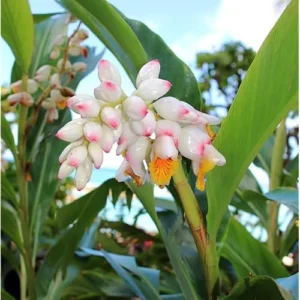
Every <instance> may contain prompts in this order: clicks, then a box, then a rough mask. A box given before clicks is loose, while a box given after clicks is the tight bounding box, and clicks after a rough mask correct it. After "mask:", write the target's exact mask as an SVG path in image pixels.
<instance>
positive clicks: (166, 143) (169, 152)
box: [153, 136, 178, 159]
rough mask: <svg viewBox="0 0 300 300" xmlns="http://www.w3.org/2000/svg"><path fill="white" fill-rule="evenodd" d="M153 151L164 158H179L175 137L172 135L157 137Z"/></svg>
mask: <svg viewBox="0 0 300 300" xmlns="http://www.w3.org/2000/svg"><path fill="white" fill-rule="evenodd" d="M153 151H154V153H155V155H157V156H158V157H160V158H163V159H167V158H172V159H177V156H178V150H177V149H176V147H175V144H174V140H173V138H172V137H170V136H160V137H157V138H156V139H155V142H154V144H153Z"/></svg>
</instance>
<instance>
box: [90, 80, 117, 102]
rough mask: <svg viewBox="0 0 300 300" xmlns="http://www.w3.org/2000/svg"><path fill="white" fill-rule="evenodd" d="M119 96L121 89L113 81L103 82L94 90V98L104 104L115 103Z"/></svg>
mask: <svg viewBox="0 0 300 300" xmlns="http://www.w3.org/2000/svg"><path fill="white" fill-rule="evenodd" d="M121 94H122V91H121V88H120V87H119V86H118V85H117V84H116V83H115V82H113V81H103V82H102V83H101V84H100V85H99V86H98V87H96V88H95V89H94V96H95V98H97V99H99V100H102V101H105V102H117V101H118V100H119V99H120V97H121Z"/></svg>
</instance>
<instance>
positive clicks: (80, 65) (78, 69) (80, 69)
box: [72, 61, 87, 72]
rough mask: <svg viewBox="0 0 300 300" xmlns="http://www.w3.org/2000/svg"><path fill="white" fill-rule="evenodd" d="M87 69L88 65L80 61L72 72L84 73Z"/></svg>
mask: <svg viewBox="0 0 300 300" xmlns="http://www.w3.org/2000/svg"><path fill="white" fill-rule="evenodd" d="M86 68H87V64H86V63H84V62H82V61H78V62H76V63H74V64H73V65H72V70H73V71H74V72H83V71H85V69H86Z"/></svg>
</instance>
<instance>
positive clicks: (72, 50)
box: [68, 44, 81, 56]
mask: <svg viewBox="0 0 300 300" xmlns="http://www.w3.org/2000/svg"><path fill="white" fill-rule="evenodd" d="M68 53H69V55H70V56H79V55H80V54H81V47H80V46H79V45H78V44H74V45H71V46H70V47H69V49H68Z"/></svg>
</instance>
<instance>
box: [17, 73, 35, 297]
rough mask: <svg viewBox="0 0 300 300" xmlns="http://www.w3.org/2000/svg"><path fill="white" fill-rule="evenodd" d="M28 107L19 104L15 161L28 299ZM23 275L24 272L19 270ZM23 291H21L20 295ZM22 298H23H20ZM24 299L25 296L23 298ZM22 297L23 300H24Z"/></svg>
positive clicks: (31, 284)
mask: <svg viewBox="0 0 300 300" xmlns="http://www.w3.org/2000/svg"><path fill="white" fill-rule="evenodd" d="M27 81H28V76H27V74H25V75H23V77H22V90H23V91H26V90H27ZM27 113H28V108H27V107H25V106H22V105H20V110H19V123H18V156H17V161H16V167H17V181H18V187H19V195H20V209H19V217H20V223H21V230H22V238H23V244H24V252H23V253H22V262H21V265H22V264H23V266H24V265H25V270H26V276H21V278H20V280H21V281H23V282H22V283H21V287H22V289H24V288H23V286H27V288H28V293H29V298H30V300H35V299H36V292H35V283H34V280H35V274H34V270H33V267H32V264H31V240H30V234H29V219H28V186H27V180H26V132H25V129H26V121H27ZM21 275H24V272H21ZM24 296H26V293H25V295H24V291H22V297H24ZM22 299H23V298H22ZM25 299H26V298H25ZM25 299H24V300H25Z"/></svg>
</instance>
